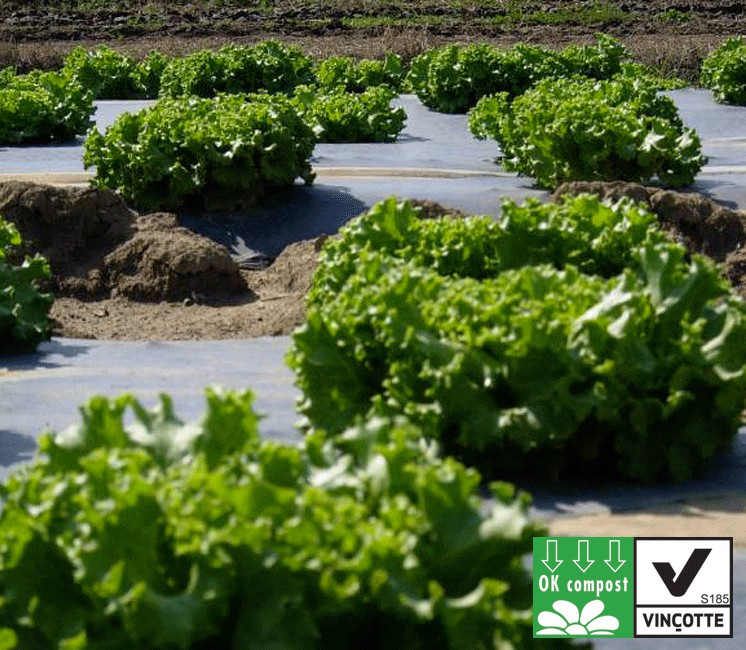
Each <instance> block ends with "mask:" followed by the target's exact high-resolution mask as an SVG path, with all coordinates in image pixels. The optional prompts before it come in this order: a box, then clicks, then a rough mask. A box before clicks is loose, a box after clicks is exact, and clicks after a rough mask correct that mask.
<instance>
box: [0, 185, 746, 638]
mask: <svg viewBox="0 0 746 650" xmlns="http://www.w3.org/2000/svg"><path fill="white" fill-rule="evenodd" d="M745 336H746V304H744V301H743V300H742V299H741V298H739V297H738V296H736V295H735V294H734V293H733V292H732V290H731V289H730V287H729V286H728V284H727V283H726V282H725V281H724V280H723V279H722V278H721V277H720V275H719V272H718V268H717V266H716V265H715V264H713V263H712V262H711V261H709V260H707V259H705V258H702V257H699V256H696V255H693V256H689V255H688V254H687V252H686V251H685V250H684V249H683V248H682V247H681V246H679V245H678V244H675V243H672V242H671V241H669V240H668V239H667V238H666V237H665V236H664V234H663V232H662V231H661V229H660V227H659V225H658V223H657V221H656V218H655V217H654V216H653V215H651V214H650V213H648V212H646V211H645V210H644V209H643V208H642V207H641V206H640V205H637V204H634V203H633V202H631V201H629V200H622V201H619V202H601V201H599V199H598V197H596V196H591V195H581V196H579V197H575V198H569V197H566V198H565V199H563V201H562V202H561V203H559V204H540V203H538V202H532V201H529V202H527V203H526V204H525V205H523V206H517V205H515V204H513V203H511V202H506V203H505V204H504V205H503V212H502V216H501V217H500V218H499V219H498V220H497V221H495V220H493V219H490V218H486V217H470V218H464V219H460V218H441V219H429V220H425V219H421V218H420V217H419V214H418V212H417V210H416V209H414V208H413V207H411V206H410V205H409V204H408V203H406V202H404V203H399V202H397V200H396V199H395V198H391V199H388V200H386V201H384V202H382V203H380V204H378V205H376V206H375V207H374V208H373V209H372V210H371V211H370V212H369V213H368V214H367V215H363V216H361V217H359V218H357V219H355V220H353V221H352V222H350V223H349V224H348V225H347V226H345V227H344V228H343V229H342V231H341V232H340V235H339V237H336V238H332V239H330V240H329V241H328V242H327V243H326V245H325V247H324V249H323V250H322V252H321V257H320V265H319V268H318V270H317V272H316V274H315V276H314V280H313V286H312V290H311V293H310V296H309V312H308V319H307V323H306V325H305V326H303V327H302V328H300V329H299V330H298V331H297V332H296V333H295V335H294V336H293V344H292V348H291V350H290V352H289V353H288V362H289V364H290V366H291V367H292V368H293V369H294V370H295V372H296V376H297V383H298V386H299V387H300V388H301V389H302V391H303V401H302V403H301V404H300V412H301V413H302V414H303V415H304V416H305V418H306V419H305V424H304V438H303V441H302V442H301V443H300V444H297V445H291V444H283V443H281V442H277V441H270V440H261V439H260V437H259V435H258V432H257V422H258V417H257V415H256V414H255V412H254V411H253V409H252V398H251V394H250V393H248V392H244V393H238V392H226V391H221V390H218V389H209V390H208V391H207V410H206V413H205V415H204V416H203V418H202V419H201V420H200V421H199V422H198V423H195V424H184V423H182V422H181V421H180V420H179V419H178V418H177V417H176V415H175V413H174V411H173V405H172V403H171V400H170V399H169V398H168V397H167V396H163V397H162V398H161V404H160V406H159V407H157V408H155V409H153V410H148V409H146V408H144V407H143V406H142V405H141V404H140V403H138V402H137V401H136V400H134V399H133V398H132V397H130V396H122V397H120V398H117V399H112V400H107V399H105V398H94V399H92V400H91V401H90V402H89V403H87V404H86V405H84V406H83V407H81V415H82V419H81V422H80V423H79V424H77V425H75V426H72V427H71V428H69V429H67V430H64V431H62V432H60V433H57V434H49V435H46V436H45V437H44V438H43V439H42V440H41V443H40V455H39V456H38V457H37V459H36V460H35V461H34V462H33V463H32V464H30V465H27V466H25V467H23V468H21V469H20V470H18V471H16V472H15V473H14V474H13V475H12V476H11V477H10V478H9V479H8V480H7V481H6V482H5V483H4V485H3V486H2V487H1V488H0V494H1V496H2V500H3V509H2V513H0V594H1V595H2V598H1V599H0V647H2V648H14V647H16V648H30V647H64V648H85V647H107V648H120V647H121V648H125V647H133V646H136V647H152V648H208V647H255V646H256V647H270V646H271V647H282V648H326V647H340V648H348V647H359V646H363V647H370V648H384V647H385V648H389V647H391V648H407V649H411V648H426V647H439V648H453V649H456V648H466V647H469V648H473V647H479V648H495V649H497V648H507V647H513V648H526V647H532V646H533V644H535V643H537V641H536V640H534V639H532V637H531V634H532V628H531V617H532V614H531V589H530V578H529V575H528V572H527V570H526V568H525V566H524V564H523V563H522V557H523V556H524V555H525V554H526V553H528V552H530V549H531V538H532V537H533V536H536V535H540V534H542V528H541V527H540V525H538V524H537V523H536V522H535V521H532V520H531V519H530V517H529V513H528V505H529V503H530V501H529V498H528V497H527V496H526V495H524V494H520V493H517V492H516V490H515V488H514V487H513V486H511V485H509V484H507V483H504V482H502V481H500V480H494V479H502V478H510V479H513V480H517V481H524V480H526V479H527V478H534V477H536V476H537V475H538V476H542V477H545V478H546V477H548V478H551V479H555V480H556V479H561V478H564V477H567V476H572V477H574V478H581V479H586V480H596V479H598V478H599V477H603V479H608V478H611V477H616V478H621V479H623V480H630V481H651V480H667V479H675V480H683V479H686V478H689V477H691V476H693V475H695V474H697V473H698V472H700V471H701V470H702V469H703V468H704V467H706V466H707V464H708V463H709V462H710V461H711V460H712V459H713V458H714V457H715V455H716V454H717V453H718V452H720V451H722V450H725V449H727V448H728V447H729V445H730V444H731V443H732V441H733V439H734V436H735V434H736V431H737V429H738V426H739V423H740V422H741V418H742V413H743V410H744V406H746V348H744V346H743V340H744V337H745ZM470 466H471V467H470ZM486 485H488V486H489V489H486ZM552 643H557V644H558V645H561V644H562V641H561V640H558V641H552V640H546V639H544V640H541V647H549V644H552Z"/></svg>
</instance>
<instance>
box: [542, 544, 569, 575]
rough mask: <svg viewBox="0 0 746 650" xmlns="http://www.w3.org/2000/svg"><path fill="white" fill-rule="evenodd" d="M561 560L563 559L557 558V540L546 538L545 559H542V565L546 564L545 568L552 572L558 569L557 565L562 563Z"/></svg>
mask: <svg viewBox="0 0 746 650" xmlns="http://www.w3.org/2000/svg"><path fill="white" fill-rule="evenodd" d="M550 548H551V550H550ZM563 561H564V560H560V559H558V558H557V540H556V539H548V540H547V559H546V560H542V562H543V563H544V566H546V568H547V569H549V570H550V571H551V572H552V573H554V572H555V571H556V570H557V569H559V565H560V564H562V562H563Z"/></svg>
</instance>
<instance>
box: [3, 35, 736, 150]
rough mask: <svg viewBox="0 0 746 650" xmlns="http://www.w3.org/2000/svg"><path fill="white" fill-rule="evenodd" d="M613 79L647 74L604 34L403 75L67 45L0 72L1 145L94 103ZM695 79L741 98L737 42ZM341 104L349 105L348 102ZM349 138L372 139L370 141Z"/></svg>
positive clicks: (448, 100) (269, 54)
mask: <svg viewBox="0 0 746 650" xmlns="http://www.w3.org/2000/svg"><path fill="white" fill-rule="evenodd" d="M615 75H622V76H625V77H629V78H635V79H640V78H643V79H644V78H650V77H651V74H650V71H649V70H646V69H645V68H644V67H643V66H641V65H639V64H636V63H631V62H629V56H628V54H627V52H626V50H625V49H624V47H623V46H621V45H620V44H619V43H618V42H617V41H615V40H614V39H612V38H610V37H608V36H603V35H600V36H599V37H598V43H597V44H596V45H595V46H572V47H569V48H566V49H565V50H562V51H553V50H549V49H547V48H543V47H538V46H532V45H526V44H518V45H516V46H514V47H513V48H511V49H510V50H500V49H497V48H495V47H492V46H490V45H486V44H476V45H469V46H466V47H460V46H456V45H450V46H445V47H442V48H439V49H435V50H429V51H427V52H425V53H423V54H421V55H419V56H417V57H416V58H415V59H414V60H413V61H412V62H411V65H410V66H409V67H408V68H407V67H406V66H405V65H404V63H403V62H402V59H401V58H400V57H398V56H396V55H393V54H389V55H387V56H386V57H385V58H384V59H382V60H361V61H355V60H353V59H351V58H349V57H330V58H328V59H325V60H322V61H315V60H314V59H312V58H311V57H310V56H308V55H306V54H304V53H303V52H302V51H301V50H299V49H298V48H295V47H292V46H288V45H283V44H280V43H277V42H274V41H267V42H264V43H260V44H258V45H254V46H241V45H228V46H225V47H223V48H222V49H220V50H219V51H208V50H205V51H200V52H197V53H195V54H191V55H189V56H185V57H182V58H173V59H170V60H169V59H167V58H166V57H165V56H164V55H162V54H160V53H158V52H152V53H151V54H150V55H148V56H147V57H146V58H145V59H143V60H141V61H135V60H134V59H132V58H130V57H128V56H127V55H125V54H122V53H119V52H117V51H116V50H113V49H111V48H108V47H106V46H102V47H99V48H97V49H96V50H93V51H86V50H84V49H82V48H76V49H74V50H73V51H72V52H71V53H70V54H69V55H68V57H67V58H66V60H65V64H64V66H63V68H62V70H60V71H59V72H40V71H35V72H32V73H30V74H26V75H16V74H15V73H14V71H13V70H12V69H11V68H6V69H4V70H3V71H2V72H1V73H0V143H2V144H21V143H38V142H50V141H64V140H69V139H72V138H74V137H75V136H76V135H80V134H83V133H85V131H86V130H87V129H88V127H89V126H90V116H91V115H92V113H93V110H94V109H93V100H94V99H131V98H150V99H153V98H156V97H161V98H178V97H185V96H196V97H205V98H208V97H214V96H216V95H218V94H221V93H229V94H247V93H257V92H260V93H285V94H292V93H293V92H294V91H295V89H297V88H298V87H299V86H302V87H306V90H308V87H310V88H313V89H315V91H316V93H317V94H320V95H326V94H328V93H330V92H331V93H336V94H339V93H342V92H347V93H352V94H355V93H362V92H365V91H366V90H369V89H371V88H378V87H381V86H385V87H387V88H389V89H391V91H392V92H394V93H398V92H401V91H411V92H415V93H416V94H417V95H418V97H419V98H420V99H421V100H422V101H423V102H424V103H425V104H426V105H427V106H428V107H430V108H433V109H435V110H438V111H443V112H449V113H452V112H464V111H466V110H468V109H469V108H471V107H472V106H473V105H474V104H476V102H477V101H478V100H479V99H480V98H482V97H484V96H485V95H491V94H495V93H500V92H506V93H507V94H508V95H509V96H510V97H516V96H518V95H520V94H522V93H524V92H525V91H526V90H528V89H529V88H531V87H532V86H534V85H535V84H536V83H537V82H539V81H540V80H542V79H546V78H565V77H573V76H581V77H586V78H593V79H608V78H610V77H612V76H615ZM702 80H703V83H704V84H705V85H706V86H707V87H710V88H712V89H713V90H714V92H715V94H716V96H717V97H718V98H719V99H721V100H723V101H729V102H735V103H739V102H741V103H742V102H743V101H744V98H745V97H746V90H745V89H746V46H745V45H744V43H743V40H742V39H729V40H728V41H726V42H725V43H724V44H723V45H721V46H720V47H719V48H717V49H716V50H715V51H714V52H713V53H712V54H711V55H710V56H709V57H708V58H707V59H706V60H705V62H704V64H703V73H702ZM656 81H657V83H658V84H661V83H663V82H662V80H660V79H657V80H656ZM664 85H665V84H664ZM668 85H669V86H670V85H676V82H675V81H669V83H668ZM347 101H348V102H349V101H353V100H352V99H351V98H350V97H347ZM379 110H380V109H379ZM383 133H384V137H382V138H380V139H383V140H387V139H390V138H391V137H395V136H396V134H397V133H398V131H397V130H396V129H394V128H388V129H384V130H383ZM347 137H349V136H347ZM355 137H357V138H363V139H371V138H370V135H369V134H368V135H362V136H361V135H356V136H355ZM372 139H373V140H374V141H375V140H377V139H378V138H376V137H373V138H372ZM332 141H338V140H337V139H332Z"/></svg>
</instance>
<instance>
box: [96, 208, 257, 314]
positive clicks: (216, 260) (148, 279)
mask: <svg viewBox="0 0 746 650" xmlns="http://www.w3.org/2000/svg"><path fill="white" fill-rule="evenodd" d="M135 225H136V230H135V233H134V235H133V236H132V238H131V239H129V240H127V241H126V242H125V243H124V244H122V245H121V246H119V247H118V248H116V249H115V250H114V251H113V252H112V253H110V254H108V255H107V256H106V257H105V258H104V266H103V275H104V277H105V278H106V281H107V284H108V286H109V287H110V294H111V296H112V297H115V296H118V295H121V296H125V297H127V298H130V299H132V300H141V301H145V300H164V299H165V300H183V299H185V298H189V297H191V298H193V299H198V300H201V301H205V300H207V299H212V298H215V297H217V296H223V295H228V296H230V295H233V294H236V293H241V292H246V290H247V287H246V282H245V281H244V279H243V278H242V277H241V273H240V271H239V269H238V265H237V264H236V263H235V262H234V261H233V259H231V256H230V255H229V254H228V250H227V249H226V248H225V246H221V245H220V244H216V243H215V242H213V241H211V240H210V239H207V238H206V237H202V236H200V235H196V234H194V233H193V232H191V231H190V230H188V229H187V228H182V227H180V226H179V225H178V222H177V220H176V217H175V216H174V215H172V214H164V213H156V214H149V215H146V216H143V217H138V219H137V221H136V224H135Z"/></svg>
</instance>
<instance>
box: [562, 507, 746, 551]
mask: <svg viewBox="0 0 746 650" xmlns="http://www.w3.org/2000/svg"><path fill="white" fill-rule="evenodd" d="M549 528H550V530H551V532H552V534H554V535H565V536H569V537H576V536H585V535H588V536H598V537H615V536H625V537H635V536H637V537H687V536H691V535H697V534H701V535H706V536H707V537H732V538H733V544H734V545H735V546H738V547H741V548H744V547H746V495H743V494H734V495H730V496H724V497H720V498H712V499H692V500H690V501H688V502H682V503H672V504H665V505H661V506H660V507H658V508H654V509H650V510H647V511H645V512H619V513H613V514H612V513H610V512H609V513H605V514H598V515H587V516H583V517H561V518H558V519H554V520H552V521H550V522H549Z"/></svg>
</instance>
